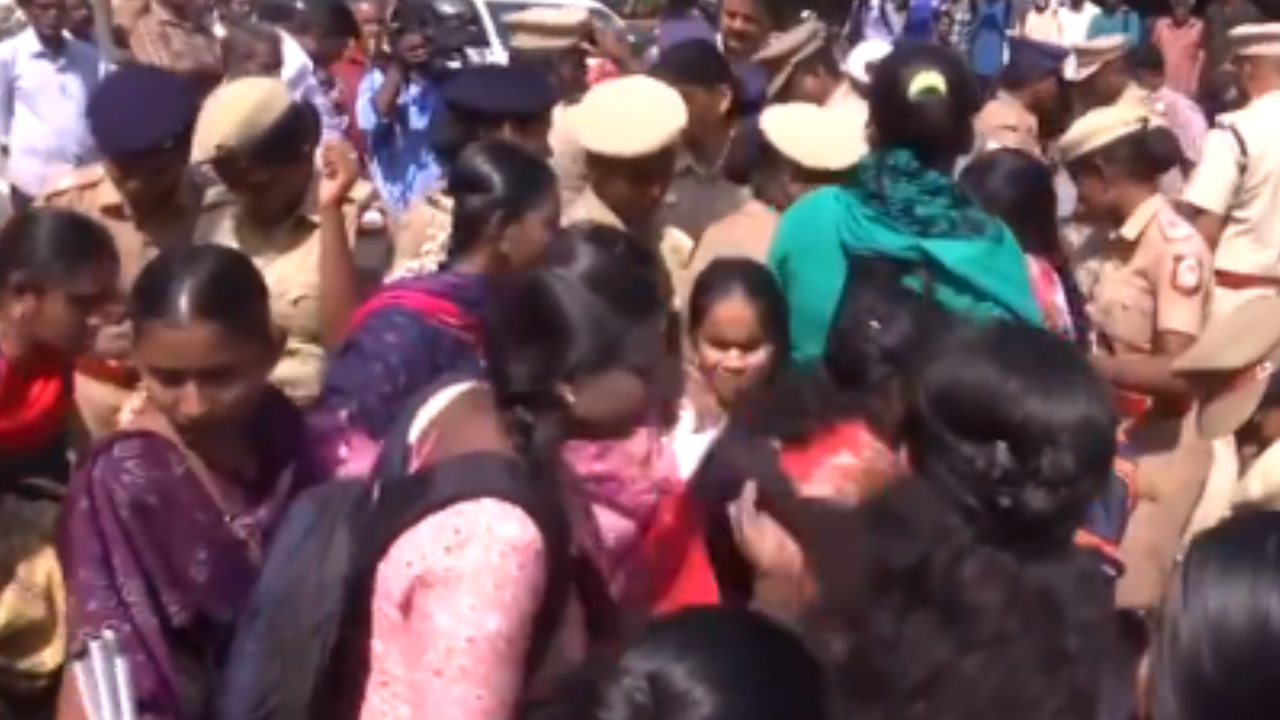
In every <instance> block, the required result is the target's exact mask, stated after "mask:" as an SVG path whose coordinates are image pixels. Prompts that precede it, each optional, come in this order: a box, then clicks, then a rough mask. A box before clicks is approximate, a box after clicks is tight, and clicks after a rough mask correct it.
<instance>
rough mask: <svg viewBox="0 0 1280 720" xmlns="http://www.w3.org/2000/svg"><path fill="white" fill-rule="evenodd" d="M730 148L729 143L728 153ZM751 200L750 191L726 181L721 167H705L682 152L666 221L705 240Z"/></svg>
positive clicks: (665, 213) (666, 211)
mask: <svg viewBox="0 0 1280 720" xmlns="http://www.w3.org/2000/svg"><path fill="white" fill-rule="evenodd" d="M728 147H729V143H726V144H725V151H726V152H727V151H728ZM750 199H751V191H750V190H748V189H747V188H745V187H743V186H741V185H738V184H736V183H731V182H729V181H728V180H726V179H724V176H723V175H721V173H720V163H716V164H714V165H712V166H709V167H704V166H703V165H701V164H700V163H699V162H698V161H697V160H696V159H694V157H693V156H692V155H690V154H689V153H688V152H684V151H681V152H680V154H679V155H678V156H677V158H676V176H675V179H673V180H672V181H671V188H670V189H669V190H667V197H666V205H665V207H664V208H663V213H662V219H663V220H664V221H665V222H666V223H667V224H669V225H672V226H674V227H677V228H679V229H680V230H681V232H683V233H685V234H686V235H688V236H689V237H694V238H696V237H702V234H703V233H704V232H706V230H707V228H708V227H710V226H711V224H712V223H714V222H716V221H717V220H721V219H723V218H725V217H728V216H729V215H731V214H732V213H734V212H735V211H737V210H738V209H740V208H741V207H742V206H743V205H746V204H747V201H748V200H750Z"/></svg>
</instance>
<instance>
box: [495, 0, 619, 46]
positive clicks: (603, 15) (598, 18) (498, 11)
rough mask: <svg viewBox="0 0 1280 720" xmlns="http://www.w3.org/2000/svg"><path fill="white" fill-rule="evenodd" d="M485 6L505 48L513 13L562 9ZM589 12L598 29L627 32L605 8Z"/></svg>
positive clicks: (538, 5) (499, 5)
mask: <svg viewBox="0 0 1280 720" xmlns="http://www.w3.org/2000/svg"><path fill="white" fill-rule="evenodd" d="M485 5H486V7H488V8H489V15H490V17H492V18H493V24H494V30H496V31H497V33H498V37H499V38H500V39H501V40H502V44H503V45H504V46H505V45H507V44H509V43H510V41H511V36H510V33H508V32H507V23H506V17H507V16H508V15H511V14H512V13H518V12H520V11H521V10H528V9H529V8H534V7H560V6H558V5H554V4H546V3H518V2H515V3H505V2H504V3H492V2H491V3H485ZM587 12H588V13H589V14H590V15H591V22H592V24H594V25H596V26H597V27H604V28H608V29H610V30H620V31H623V32H625V31H626V28H625V27H624V26H623V25H622V23H620V22H618V19H617V18H616V17H614V16H613V15H611V14H609V13H608V12H607V11H606V10H604V9H603V8H599V7H589V8H587Z"/></svg>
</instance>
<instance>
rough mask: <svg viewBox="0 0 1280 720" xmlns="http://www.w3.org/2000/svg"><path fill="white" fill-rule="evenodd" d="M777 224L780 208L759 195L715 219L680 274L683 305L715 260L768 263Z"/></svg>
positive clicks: (678, 290)
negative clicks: (745, 259)
mask: <svg viewBox="0 0 1280 720" xmlns="http://www.w3.org/2000/svg"><path fill="white" fill-rule="evenodd" d="M777 227H778V211H777V210H774V209H773V208H771V207H769V206H768V205H766V204H764V203H763V202H761V201H759V200H755V199H752V200H748V201H747V202H746V204H744V205H743V206H742V207H740V208H738V210H736V211H735V212H733V213H732V214H730V215H728V216H726V217H724V218H721V219H720V220H717V221H716V222H714V223H712V224H711V225H710V226H709V227H708V228H707V230H706V232H704V233H702V237H701V238H700V239H699V240H698V244H697V245H696V246H695V247H694V249H693V253H692V254H691V255H690V259H689V265H688V267H687V268H686V269H685V271H684V272H682V273H681V274H680V275H678V276H677V278H676V296H677V297H678V298H679V299H680V305H681V307H685V306H687V300H688V298H689V293H691V292H692V291H693V284H694V283H695V282H697V280H698V276H699V275H701V274H702V271H703V270H706V269H707V266H708V265H710V264H711V263H712V262H713V261H715V260H719V259H721V258H735V257H736V258H748V259H751V260H756V261H758V262H760V263H764V262H765V260H767V259H768V258H769V248H770V247H771V246H772V245H773V234H774V231H775V230H776V229H777Z"/></svg>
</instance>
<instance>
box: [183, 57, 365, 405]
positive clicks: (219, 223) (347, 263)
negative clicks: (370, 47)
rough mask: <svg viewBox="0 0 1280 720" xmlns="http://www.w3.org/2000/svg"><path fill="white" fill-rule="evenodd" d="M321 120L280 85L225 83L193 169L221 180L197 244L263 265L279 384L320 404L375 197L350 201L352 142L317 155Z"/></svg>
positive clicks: (212, 105)
mask: <svg viewBox="0 0 1280 720" xmlns="http://www.w3.org/2000/svg"><path fill="white" fill-rule="evenodd" d="M319 142H320V118H319V115H318V114H317V113H316V111H315V108H314V107H313V106H312V105H311V104H310V103H306V102H298V101H295V100H293V98H292V96H291V95H290V93H289V88H288V87H287V86H286V85H285V84H284V83H283V82H281V81H280V80H278V79H276V78H264V77H246V78H240V79H238V80H233V81H231V82H229V83H226V84H224V85H222V86H220V87H219V88H217V89H216V90H214V92H213V93H212V94H211V95H210V96H209V98H208V99H207V100H206V101H205V103H204V106H203V107H202V108H201V110H200V116H199V119H198V121H197V123H196V129H195V135H194V139H193V141H192V147H191V162H192V163H193V164H205V163H207V164H208V165H209V166H210V167H211V168H212V170H213V172H214V173H215V174H216V175H217V177H218V179H219V180H221V181H222V183H223V185H222V187H219V188H216V189H214V190H211V191H210V192H209V195H208V197H207V198H206V201H205V206H204V211H205V214H204V216H203V217H202V218H201V223H200V226H199V227H198V228H197V229H196V238H197V240H199V241H205V242H217V243H221V244H224V245H229V246H231V247H235V248H238V249H240V250H242V251H243V252H244V253H245V254H247V255H248V256H249V257H250V258H251V259H252V260H253V262H254V264H255V265H257V267H258V270H259V271H260V272H261V273H262V276H263V278H264V279H265V280H266V283H267V289H268V290H269V291H270V293H271V311H272V315H273V318H274V320H275V322H276V324H277V325H278V326H279V327H280V328H281V329H282V330H283V331H284V334H285V336H286V345H285V349H284V353H283V355H282V357H281V359H280V362H279V363H278V364H277V365H276V368H275V371H274V372H273V373H272V380H273V382H275V383H276V384H277V385H278V386H279V387H280V388H281V389H282V390H284V391H285V392H286V393H287V394H288V395H289V396H290V397H291V398H292V399H293V400H294V401H295V402H297V403H298V404H300V405H304V406H305V405H307V404H309V403H310V402H311V401H312V400H314V399H315V397H316V395H317V393H318V392H319V387H320V375H321V373H322V371H323V369H324V354H325V348H326V347H328V346H331V345H333V344H336V343H337V342H338V341H339V340H340V339H341V338H342V337H343V336H344V335H345V334H346V330H347V323H348V320H349V318H350V315H351V312H352V311H353V310H354V308H355V306H356V305H357V303H358V302H359V299H360V298H359V294H360V293H359V284H360V283H359V274H358V271H357V269H356V265H355V261H354V258H353V254H352V251H351V238H353V237H354V235H355V226H356V221H357V218H358V216H359V210H360V207H361V206H362V204H364V203H366V202H367V201H368V200H369V199H368V198H357V197H353V196H352V192H351V189H352V187H353V186H354V184H355V181H356V177H357V174H358V169H357V161H356V157H355V152H354V150H352V149H351V147H350V146H349V145H347V144H346V143H345V141H340V140H336V139H331V140H327V141H326V144H325V145H324V147H322V148H320V160H319V168H318V169H317V162H316V148H317V145H318V144H319Z"/></svg>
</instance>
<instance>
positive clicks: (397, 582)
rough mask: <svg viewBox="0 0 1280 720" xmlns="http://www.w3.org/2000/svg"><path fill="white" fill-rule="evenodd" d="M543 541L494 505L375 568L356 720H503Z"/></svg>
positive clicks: (404, 547)
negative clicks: (364, 681)
mask: <svg viewBox="0 0 1280 720" xmlns="http://www.w3.org/2000/svg"><path fill="white" fill-rule="evenodd" d="M543 552H544V548H543V542H542V534H541V533H539V532H538V528H537V526H536V525H535V524H534V523H533V520H532V519H530V518H529V516H527V515H525V514H524V512H523V511H522V510H520V509H519V508H516V507H515V506H513V505H511V504H509V503H506V502H502V501H499V500H474V501H470V502H465V503H460V504H458V505H455V506H453V507H451V508H449V509H448V510H445V511H443V512H440V513H437V514H435V515H432V516H431V517H429V518H427V519H426V520H424V521H422V522H420V523H418V525H417V526H415V527H414V528H412V529H411V530H409V531H408V532H406V533H404V534H403V535H401V536H400V538H399V539H398V540H396V541H395V543H394V544H392V546H391V549H390V550H389V551H388V553H387V555H386V556H385V557H384V558H383V559H382V562H381V563H380V564H379V565H378V572H377V575H376V578H375V582H374V592H373V624H372V636H371V643H372V644H371V647H370V658H371V663H370V664H371V667H370V673H369V679H368V684H367V686H366V689H365V698H364V705H363V707H362V708H361V712H360V720H419V719H420V718H427V717H429V718H432V720H506V719H507V718H509V717H511V715H512V711H513V710H514V709H515V707H516V704H517V702H518V701H519V699H520V697H521V693H522V691H523V684H524V675H525V653H526V650H527V648H528V644H529V638H530V634H531V633H532V631H533V619H534V615H535V614H536V613H537V612H538V608H539V606H540V605H541V603H542V593H543V588H544V586H545V585H546V581H547V578H546V566H545V564H544V560H543Z"/></svg>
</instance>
